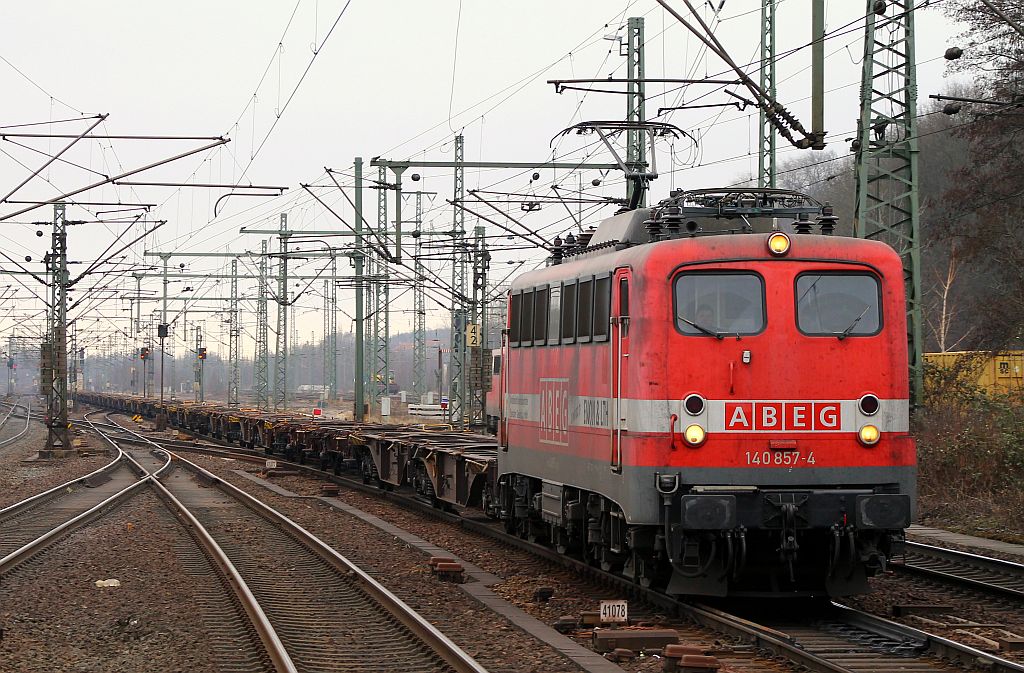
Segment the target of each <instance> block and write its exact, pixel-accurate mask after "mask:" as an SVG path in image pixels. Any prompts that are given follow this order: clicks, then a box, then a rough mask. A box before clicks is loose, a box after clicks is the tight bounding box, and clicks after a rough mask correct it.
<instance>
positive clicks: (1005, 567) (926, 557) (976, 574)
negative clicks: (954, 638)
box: [894, 542, 1024, 601]
mask: <svg viewBox="0 0 1024 673" xmlns="http://www.w3.org/2000/svg"><path fill="white" fill-rule="evenodd" d="M894 567H895V568H896V569H897V570H901V571H904V572H910V573H914V574H918V575H922V576H925V577H930V578H933V579H937V580H941V581H943V582H947V583H954V584H961V585H964V586H967V587H970V588H971V589H977V590H980V591H984V592H988V593H993V594H997V595H1000V596H1003V597H1008V598H1013V599H1016V600H1018V601H1024V564H1020V563H1013V562H1011V561H1003V560H1001V559H996V558H991V557H989V556H981V555H979V554H971V553H969V552H963V551H959V550H956V549H946V548H944V547H935V546H933V545H927V544H921V543H919V542H907V553H906V560H905V561H904V562H903V563H897V564H894Z"/></svg>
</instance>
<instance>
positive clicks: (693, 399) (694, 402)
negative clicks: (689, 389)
mask: <svg viewBox="0 0 1024 673" xmlns="http://www.w3.org/2000/svg"><path fill="white" fill-rule="evenodd" d="M683 408H685V409H686V413H688V414H690V415H691V416H700V415H701V414H702V413H704V398H703V397H701V396H700V395H698V394H696V393H694V394H692V395H687V396H686V399H685V400H683Z"/></svg>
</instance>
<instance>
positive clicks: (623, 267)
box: [495, 189, 916, 596]
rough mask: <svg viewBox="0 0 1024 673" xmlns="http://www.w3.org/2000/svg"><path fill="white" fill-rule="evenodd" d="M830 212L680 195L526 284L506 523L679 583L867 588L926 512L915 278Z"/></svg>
mask: <svg viewBox="0 0 1024 673" xmlns="http://www.w3.org/2000/svg"><path fill="white" fill-rule="evenodd" d="M812 218H813V219H812ZM834 223H835V218H834V217H832V215H831V212H830V209H828V208H827V207H822V206H821V205H820V204H818V203H816V202H814V201H813V200H811V199H810V198H809V197H807V196H805V195H802V194H799V193H797V192H790V191H786V190H747V189H724V190H706V191H693V192H679V193H674V194H673V195H672V196H671V197H670V198H669V199H667V200H665V201H663V202H661V203H660V204H658V205H657V206H656V207H654V208H647V209H637V210H632V211H627V212H624V213H620V214H618V215H616V216H614V217H611V218H609V219H607V220H605V221H603V222H602V223H601V225H600V226H599V227H598V228H597V230H596V231H591V232H586V233H584V234H583V235H581V236H580V238H579V239H578V240H572V238H571V237H567V240H566V241H565V243H564V244H563V245H561V247H560V248H558V249H557V250H556V251H555V257H553V258H552V260H551V261H552V263H551V264H550V265H549V266H547V267H546V268H543V269H540V270H537V271H533V272H530V273H527V274H524V275H522V276H520V277H519V278H517V279H516V280H515V282H514V283H513V286H512V289H511V294H510V299H509V324H508V332H507V338H506V341H505V344H504V346H503V353H502V356H503V357H502V358H501V361H502V367H501V369H502V372H501V376H500V384H501V393H502V394H501V414H500V423H499V425H500V427H499V438H500V445H501V450H500V451H499V457H498V475H499V478H498V484H497V493H496V494H495V495H496V499H497V505H498V507H499V509H500V511H501V515H502V516H503V518H504V519H505V520H506V522H507V525H508V526H509V528H510V529H515V530H518V531H519V532H520V533H521V534H522V535H526V536H530V537H534V538H538V539H544V540H547V541H549V542H550V543H551V544H552V545H554V546H556V547H558V548H559V549H560V550H562V551H565V552H569V553H576V554H579V555H582V556H584V557H586V558H587V559H589V560H591V561H592V562H593V563H595V564H599V565H600V566H601V567H603V568H605V569H612V570H617V571H620V572H622V573H624V574H626V575H628V576H632V577H634V578H635V579H636V581H637V582H640V583H642V584H644V585H654V586H660V587H662V588H663V589H664V590H665V591H667V592H668V593H671V594H679V595H681V594H703V595H718V596H723V595H769V594H770V595H779V594H800V595H815V594H818V595H824V594H827V595H832V596H839V595H847V594H852V593H859V592H862V591H865V590H866V588H867V587H866V577H867V576H870V575H872V574H874V573H876V572H878V571H879V570H881V569H883V568H884V567H885V564H886V561H887V559H889V558H891V557H892V556H893V555H895V554H899V553H900V551H901V545H902V542H903V539H904V529H905V528H906V527H907V526H908V525H909V524H910V520H911V516H912V514H913V507H914V495H915V477H916V457H915V445H914V441H913V439H912V438H911V437H910V435H909V434H908V424H909V400H908V396H909V395H908V386H909V382H908V373H907V332H906V305H905V298H904V286H903V269H902V266H901V263H900V259H899V257H898V256H897V254H896V253H895V252H894V251H893V250H892V249H891V248H889V247H888V246H886V245H885V244H883V243H880V242H875V241H868V240H861V239H856V238H849V237H843V236H836V235H832V234H833V231H834Z"/></svg>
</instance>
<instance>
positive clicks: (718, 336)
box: [678, 316, 739, 339]
mask: <svg viewBox="0 0 1024 673" xmlns="http://www.w3.org/2000/svg"><path fill="white" fill-rule="evenodd" d="M678 317H679V319H680V320H682V321H683V322H685V323H686V324H687V325H689V326H690V327H692V328H694V329H697V330H700V331H701V332H704V334H707V335H708V336H713V337H715V338H716V339H724V338H725V335H724V334H722V333H721V332H715V331H714V330H711V329H708V328H707V327H704V326H703V325H698V324H697V323H695V322H693V321H692V320H690V319H689V318H684V317H683V316H678ZM738 336H739V335H737V337H738Z"/></svg>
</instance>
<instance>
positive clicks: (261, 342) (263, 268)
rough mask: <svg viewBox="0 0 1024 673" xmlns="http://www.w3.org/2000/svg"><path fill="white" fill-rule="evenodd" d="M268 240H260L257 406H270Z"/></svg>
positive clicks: (257, 316) (267, 407)
mask: <svg viewBox="0 0 1024 673" xmlns="http://www.w3.org/2000/svg"><path fill="white" fill-rule="evenodd" d="M268 294H269V292H268V287H267V242H266V241H260V281H259V290H258V294H257V298H256V357H255V362H253V388H255V392H256V408H257V409H260V410H263V411H266V410H267V409H269V408H270V371H269V370H270V362H269V360H270V348H269V341H268V334H267V332H268V326H267V319H268V317H267V295H268Z"/></svg>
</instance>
